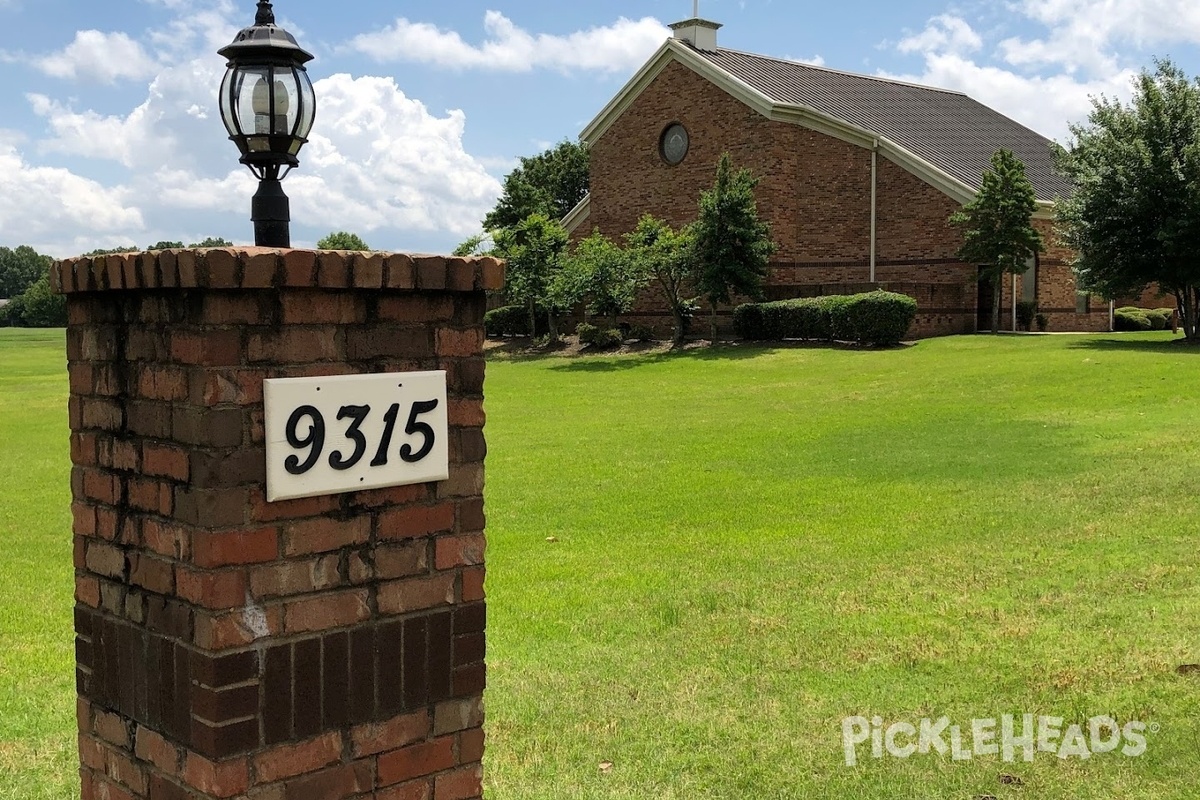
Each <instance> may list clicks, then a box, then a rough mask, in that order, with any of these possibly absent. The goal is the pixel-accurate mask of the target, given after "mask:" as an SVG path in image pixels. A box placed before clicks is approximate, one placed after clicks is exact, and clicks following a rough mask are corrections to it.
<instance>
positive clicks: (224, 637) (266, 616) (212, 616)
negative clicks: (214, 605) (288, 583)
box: [195, 606, 283, 651]
mask: <svg viewBox="0 0 1200 800" xmlns="http://www.w3.org/2000/svg"><path fill="white" fill-rule="evenodd" d="M195 617H196V619H195V626H196V633H195V644H196V646H197V647H200V648H203V649H206V650H214V651H216V650H232V649H235V648H240V647H245V646H246V645H251V644H254V643H255V642H257V641H259V640H262V639H266V638H269V637H274V636H278V635H279V634H280V633H281V632H282V631H283V622H282V620H283V612H282V610H281V609H280V608H278V607H277V606H276V607H269V608H260V609H244V610H241V611H234V612H231V613H220V612H216V611H204V610H198V611H196V614H195Z"/></svg>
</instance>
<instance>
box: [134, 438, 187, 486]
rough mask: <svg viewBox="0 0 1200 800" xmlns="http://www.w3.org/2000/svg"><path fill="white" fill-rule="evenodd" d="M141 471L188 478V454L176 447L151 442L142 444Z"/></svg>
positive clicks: (178, 478) (185, 479)
mask: <svg viewBox="0 0 1200 800" xmlns="http://www.w3.org/2000/svg"><path fill="white" fill-rule="evenodd" d="M142 471H143V472H145V473H146V474H147V475H153V476H155V477H159V478H171V479H172V480H177V481H184V482H186V481H187V479H188V474H189V473H188V455H187V452H186V451H184V450H181V449H179V448H178V447H169V446H167V445H159V444H152V443H150V442H146V443H145V444H143V445H142Z"/></svg>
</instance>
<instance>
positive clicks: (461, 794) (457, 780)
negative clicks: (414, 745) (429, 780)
mask: <svg viewBox="0 0 1200 800" xmlns="http://www.w3.org/2000/svg"><path fill="white" fill-rule="evenodd" d="M482 796H483V767H482V766H481V765H479V764H474V765H472V766H468V767H463V768H461V769H456V770H454V772H448V773H446V774H445V775H438V776H437V779H436V781H435V783H434V789H433V800H471V799H472V798H476V797H482Z"/></svg>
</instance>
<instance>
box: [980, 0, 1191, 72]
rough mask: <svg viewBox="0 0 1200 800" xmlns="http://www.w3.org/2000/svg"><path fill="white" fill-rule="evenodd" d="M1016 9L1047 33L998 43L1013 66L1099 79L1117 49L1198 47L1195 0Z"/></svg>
mask: <svg viewBox="0 0 1200 800" xmlns="http://www.w3.org/2000/svg"><path fill="white" fill-rule="evenodd" d="M1016 9H1017V10H1018V11H1019V12H1020V13H1021V14H1023V15H1024V16H1026V17H1028V18H1029V19H1030V20H1033V21H1034V22H1037V23H1040V24H1042V25H1043V26H1045V27H1046V28H1047V29H1048V32H1047V35H1046V36H1044V37H1041V38H1033V39H1024V38H1020V37H1012V38H1009V39H1005V40H1004V41H1002V42H1001V43H1000V52H1001V53H1002V54H1003V56H1004V58H1005V60H1006V61H1008V62H1009V63H1010V64H1013V65H1016V66H1034V67H1036V66H1041V65H1059V66H1061V67H1062V68H1064V69H1066V70H1067V71H1070V72H1074V71H1077V70H1085V71H1087V72H1090V73H1092V74H1097V75H1098V74H1103V73H1108V72H1113V71H1115V70H1116V69H1117V65H1118V63H1119V60H1120V59H1119V57H1118V55H1117V48H1118V46H1120V45H1132V46H1134V47H1137V48H1147V47H1153V46H1155V45H1162V44H1174V43H1191V44H1197V43H1200V3H1196V2H1195V0H1021V2H1020V3H1019V5H1017V6H1016Z"/></svg>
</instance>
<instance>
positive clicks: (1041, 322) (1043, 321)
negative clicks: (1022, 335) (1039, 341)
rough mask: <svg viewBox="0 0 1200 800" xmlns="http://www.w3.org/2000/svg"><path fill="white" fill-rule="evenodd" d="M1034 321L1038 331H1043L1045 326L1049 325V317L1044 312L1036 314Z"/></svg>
mask: <svg viewBox="0 0 1200 800" xmlns="http://www.w3.org/2000/svg"><path fill="white" fill-rule="evenodd" d="M1034 321H1035V322H1037V326H1038V332H1039V333H1045V332H1046V328H1049V327H1050V318H1049V317H1047V316H1046V315H1045V314H1038V315H1037V316H1036V317H1034Z"/></svg>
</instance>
